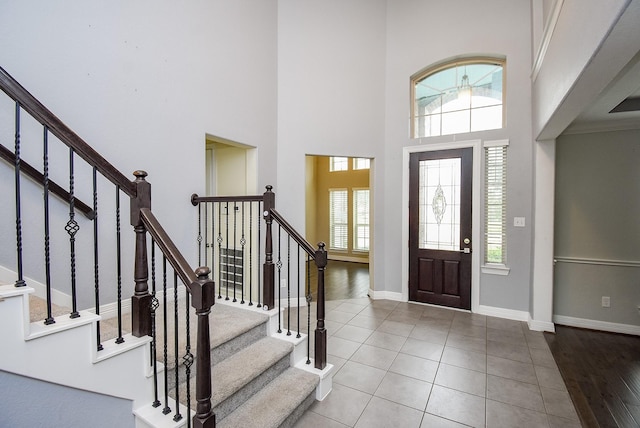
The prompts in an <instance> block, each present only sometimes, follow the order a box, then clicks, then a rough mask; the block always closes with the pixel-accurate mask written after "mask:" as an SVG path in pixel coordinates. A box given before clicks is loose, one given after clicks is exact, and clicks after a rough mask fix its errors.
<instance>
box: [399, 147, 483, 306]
mask: <svg viewBox="0 0 640 428" xmlns="http://www.w3.org/2000/svg"><path fill="white" fill-rule="evenodd" d="M472 173H473V149H472V148H465V149H455V150H440V151H433V152H421V153H412V154H411V156H410V159H409V300H411V301H415V302H422V303H433V304H437V305H443V306H450V307H454V308H461V309H471V248H472V242H471V186H472Z"/></svg>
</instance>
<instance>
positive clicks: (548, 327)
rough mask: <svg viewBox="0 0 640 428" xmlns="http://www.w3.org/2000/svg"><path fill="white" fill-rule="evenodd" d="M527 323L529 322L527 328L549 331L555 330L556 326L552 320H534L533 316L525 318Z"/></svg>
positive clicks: (553, 331)
mask: <svg viewBox="0 0 640 428" xmlns="http://www.w3.org/2000/svg"><path fill="white" fill-rule="evenodd" d="M527 324H529V330H534V331H548V332H551V333H555V332H556V326H555V324H554V323H552V322H548V321H540V320H534V319H533V318H531V317H529V319H528V320H527Z"/></svg>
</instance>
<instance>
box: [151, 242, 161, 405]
mask: <svg viewBox="0 0 640 428" xmlns="http://www.w3.org/2000/svg"><path fill="white" fill-rule="evenodd" d="M155 247H156V246H155V242H154V240H153V239H151V296H152V297H151V358H150V361H151V365H152V366H153V398H154V400H153V404H152V405H153V407H160V400H159V399H158V361H157V346H158V338H157V337H156V311H157V310H158V307H159V306H160V302H158V298H157V297H156V248H155Z"/></svg>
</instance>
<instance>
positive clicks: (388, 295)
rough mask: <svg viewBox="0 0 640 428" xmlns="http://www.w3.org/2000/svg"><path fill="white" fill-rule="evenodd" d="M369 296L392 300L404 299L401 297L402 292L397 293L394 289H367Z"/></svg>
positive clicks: (401, 300)
mask: <svg viewBox="0 0 640 428" xmlns="http://www.w3.org/2000/svg"><path fill="white" fill-rule="evenodd" d="M369 297H371V298H372V299H373V300H394V301H397V302H404V301H406V300H404V299H403V298H402V293H397V292H395V291H385V290H381V291H375V290H372V289H369Z"/></svg>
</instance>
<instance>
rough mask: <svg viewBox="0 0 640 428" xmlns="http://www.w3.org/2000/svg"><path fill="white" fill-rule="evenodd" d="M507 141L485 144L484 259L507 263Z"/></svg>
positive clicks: (502, 263) (489, 261) (488, 261)
mask: <svg viewBox="0 0 640 428" xmlns="http://www.w3.org/2000/svg"><path fill="white" fill-rule="evenodd" d="M507 144H508V141H506V140H504V141H494V142H487V143H485V149H484V150H485V153H484V167H485V182H484V188H485V195H484V220H485V224H484V227H485V230H484V243H485V248H484V261H485V263H492V264H501V265H504V264H506V260H507V234H506V229H507V227H506V226H507V207H506V200H507Z"/></svg>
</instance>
